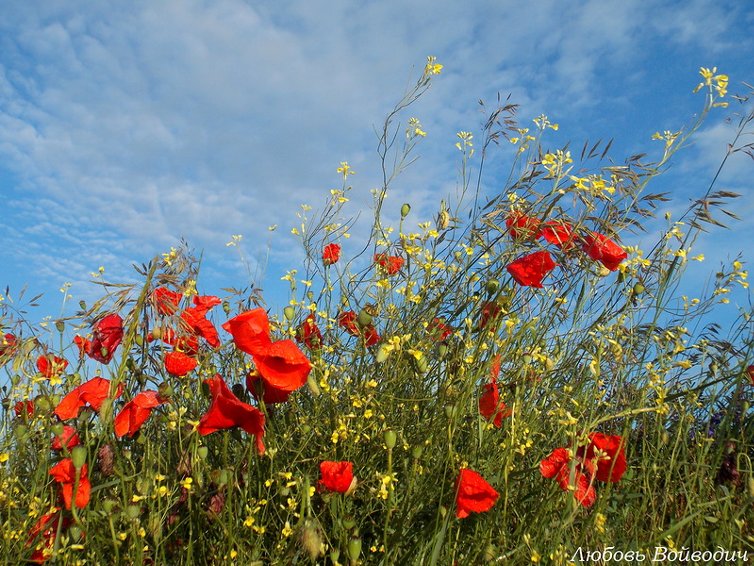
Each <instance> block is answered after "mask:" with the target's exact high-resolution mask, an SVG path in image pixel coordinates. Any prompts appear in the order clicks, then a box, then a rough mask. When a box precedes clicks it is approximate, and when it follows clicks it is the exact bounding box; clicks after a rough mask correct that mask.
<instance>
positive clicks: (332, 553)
mask: <svg viewBox="0 0 754 566" xmlns="http://www.w3.org/2000/svg"><path fill="white" fill-rule="evenodd" d="M339 558H340V550H338V549H336V548H333V549H332V550H331V551H330V560H331V561H332V563H333V564H338V559H339Z"/></svg>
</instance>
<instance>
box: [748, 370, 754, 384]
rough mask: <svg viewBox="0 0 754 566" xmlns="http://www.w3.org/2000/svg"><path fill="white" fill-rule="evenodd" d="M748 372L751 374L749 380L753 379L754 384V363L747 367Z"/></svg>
mask: <svg viewBox="0 0 754 566" xmlns="http://www.w3.org/2000/svg"><path fill="white" fill-rule="evenodd" d="M746 373H748V374H749V381H751V384H752V385H754V365H752V366H749V367H747V368H746Z"/></svg>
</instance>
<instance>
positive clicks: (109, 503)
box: [102, 499, 115, 515]
mask: <svg viewBox="0 0 754 566" xmlns="http://www.w3.org/2000/svg"><path fill="white" fill-rule="evenodd" d="M102 509H103V510H104V511H105V513H107V514H108V515H110V514H112V512H113V509H115V501H113V500H112V499H105V500H104V501H103V502H102Z"/></svg>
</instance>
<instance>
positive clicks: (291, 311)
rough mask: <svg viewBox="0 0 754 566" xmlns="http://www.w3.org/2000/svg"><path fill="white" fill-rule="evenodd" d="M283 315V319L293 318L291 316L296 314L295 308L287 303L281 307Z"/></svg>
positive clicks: (289, 319)
mask: <svg viewBox="0 0 754 566" xmlns="http://www.w3.org/2000/svg"><path fill="white" fill-rule="evenodd" d="M283 315H285V319H286V320H287V321H288V322H290V321H292V320H293V317H294V316H296V309H294V308H293V307H292V306H290V305H288V306H287V307H285V308H284V309H283Z"/></svg>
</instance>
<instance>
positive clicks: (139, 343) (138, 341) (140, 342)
mask: <svg viewBox="0 0 754 566" xmlns="http://www.w3.org/2000/svg"><path fill="white" fill-rule="evenodd" d="M134 340H136V345H137V346H138V347H139V348H141V347H142V346H143V345H144V337H143V336H142V335H141V334H137V335H136V338H134Z"/></svg>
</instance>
